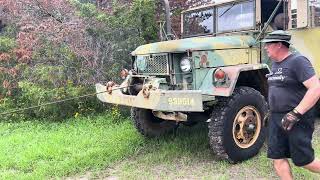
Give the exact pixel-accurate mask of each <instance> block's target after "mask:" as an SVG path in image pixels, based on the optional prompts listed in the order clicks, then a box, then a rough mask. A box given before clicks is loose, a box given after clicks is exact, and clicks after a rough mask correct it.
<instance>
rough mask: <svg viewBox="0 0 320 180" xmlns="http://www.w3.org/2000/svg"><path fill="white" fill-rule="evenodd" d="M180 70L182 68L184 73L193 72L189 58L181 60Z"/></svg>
mask: <svg viewBox="0 0 320 180" xmlns="http://www.w3.org/2000/svg"><path fill="white" fill-rule="evenodd" d="M180 68H181V71H182V72H190V70H191V62H190V60H189V59H188V58H187V57H185V58H183V59H181V61H180Z"/></svg>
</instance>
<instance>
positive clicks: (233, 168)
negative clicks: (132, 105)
mask: <svg viewBox="0 0 320 180" xmlns="http://www.w3.org/2000/svg"><path fill="white" fill-rule="evenodd" d="M112 119H113V118H112V116H110V115H102V116H98V117H88V118H76V119H70V120H69V121H66V122H62V123H52V122H51V123H50V122H43V121H29V122H15V123H12V122H7V123H6V122H2V123H0V179H48V178H71V179H79V178H81V177H84V178H89V179H90V178H97V179H100V178H101V179H102V178H108V177H116V178H120V179H234V178H237V179H276V178H277V177H276V175H275V173H274V171H273V168H272V164H271V161H270V160H269V159H267V158H266V147H264V148H263V149H262V150H261V153H260V154H259V155H257V156H255V157H254V158H252V159H250V160H248V161H245V162H242V163H238V164H229V163H227V162H225V161H218V160H216V157H215V156H214V155H213V154H212V153H211V151H210V149H209V145H208V137H207V133H208V130H207V128H206V124H199V125H197V126H195V127H192V128H189V127H181V128H179V129H178V131H177V132H176V134H173V135H168V136H165V137H162V138H159V139H145V138H143V137H142V136H141V135H140V134H138V133H137V132H136V130H135V128H134V127H133V125H132V123H131V122H130V121H129V120H127V119H126V118H122V119H123V121H119V120H117V121H114V120H112ZM319 134H320V132H318V134H315V135H314V137H315V139H314V142H313V143H314V148H315V152H316V155H317V156H318V157H319V155H320V138H319V137H318V135H319ZM293 172H294V176H295V178H296V179H319V178H320V176H318V175H315V174H313V173H310V172H308V171H306V170H304V169H301V168H296V167H294V169H293Z"/></svg>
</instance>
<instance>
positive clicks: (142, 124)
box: [131, 108, 177, 137]
mask: <svg viewBox="0 0 320 180" xmlns="http://www.w3.org/2000/svg"><path fill="white" fill-rule="evenodd" d="M131 119H132V120H133V122H134V125H135V127H136V129H137V130H138V132H139V133H141V134H142V135H144V136H146V137H159V136H162V135H165V134H168V133H170V132H173V131H174V129H175V128H176V127H177V124H176V123H175V122H174V121H168V120H163V119H160V118H158V117H155V116H154V115H153V114H152V111H151V110H149V109H141V108H131Z"/></svg>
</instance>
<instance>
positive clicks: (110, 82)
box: [106, 81, 116, 94]
mask: <svg viewBox="0 0 320 180" xmlns="http://www.w3.org/2000/svg"><path fill="white" fill-rule="evenodd" d="M115 85H116V83H114V82H113V81H109V82H107V84H106V91H107V92H108V93H109V94H112V87H113V86H115Z"/></svg>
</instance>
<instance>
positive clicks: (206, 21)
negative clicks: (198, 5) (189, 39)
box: [183, 9, 214, 36]
mask: <svg viewBox="0 0 320 180" xmlns="http://www.w3.org/2000/svg"><path fill="white" fill-rule="evenodd" d="M183 21H184V22H183V25H184V26H183V31H184V36H194V35H199V34H209V33H211V34H212V33H213V32H214V29H213V24H214V23H213V9H204V10H201V11H191V12H187V13H185V14H184V16H183Z"/></svg>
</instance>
